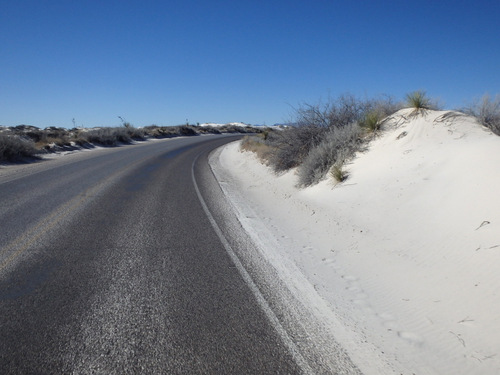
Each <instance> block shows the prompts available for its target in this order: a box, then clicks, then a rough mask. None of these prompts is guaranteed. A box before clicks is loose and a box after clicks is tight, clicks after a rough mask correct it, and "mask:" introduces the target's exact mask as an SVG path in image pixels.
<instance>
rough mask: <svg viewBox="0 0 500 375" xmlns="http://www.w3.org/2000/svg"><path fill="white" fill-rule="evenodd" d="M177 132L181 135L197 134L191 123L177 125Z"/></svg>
mask: <svg viewBox="0 0 500 375" xmlns="http://www.w3.org/2000/svg"><path fill="white" fill-rule="evenodd" d="M178 130H179V134H180V135H183V136H190V135H198V133H197V132H196V130H195V129H194V128H193V127H192V126H191V125H181V126H179V127H178Z"/></svg>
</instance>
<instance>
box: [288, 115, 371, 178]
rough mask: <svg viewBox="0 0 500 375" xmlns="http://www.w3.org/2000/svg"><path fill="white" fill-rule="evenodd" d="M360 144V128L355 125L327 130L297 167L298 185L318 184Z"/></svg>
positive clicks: (350, 155) (351, 154) (349, 156)
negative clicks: (319, 141)
mask: <svg viewBox="0 0 500 375" xmlns="http://www.w3.org/2000/svg"><path fill="white" fill-rule="evenodd" d="M361 143H362V140H361V128H360V127H359V125H358V124H357V123H351V124H350V125H347V126H343V127H340V128H337V127H333V128H331V129H329V131H328V132H327V133H326V134H325V135H324V139H323V140H322V141H321V143H319V144H318V145H317V146H316V147H314V148H313V149H311V151H310V152H309V154H308V155H307V157H306V158H305V160H304V162H303V163H302V164H301V165H300V166H299V168H298V176H299V185H300V186H310V185H313V184H316V183H318V182H319V181H320V180H321V179H322V178H323V177H324V176H325V175H326V174H327V173H328V171H329V170H330V169H331V168H332V166H339V165H342V164H344V162H345V161H346V160H347V159H349V158H351V157H352V156H353V155H354V153H355V152H356V151H357V150H358V149H359V147H360V145H361Z"/></svg>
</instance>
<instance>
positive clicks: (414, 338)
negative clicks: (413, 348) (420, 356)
mask: <svg viewBox="0 0 500 375" xmlns="http://www.w3.org/2000/svg"><path fill="white" fill-rule="evenodd" d="M398 336H399V337H401V338H402V339H403V340H405V341H408V342H409V343H411V344H414V345H417V346H420V345H422V344H423V343H424V339H423V338H422V337H420V336H419V335H417V334H416V333H413V332H407V331H399V332H398Z"/></svg>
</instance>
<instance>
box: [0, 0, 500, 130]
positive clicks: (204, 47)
mask: <svg viewBox="0 0 500 375" xmlns="http://www.w3.org/2000/svg"><path fill="white" fill-rule="evenodd" d="M416 89H424V90H426V91H427V93H428V94H429V95H430V96H431V97H435V98H440V99H441V100H442V101H443V102H444V103H445V105H446V107H448V108H456V107H459V106H462V105H463V104H465V103H466V102H469V101H471V100H472V99H474V98H476V97H479V96H481V95H482V94H484V93H486V92H489V93H490V94H496V93H499V92H500V1H499V0H491V1H481V0H479V1H461V0H454V1H450V0H446V1H437V0H433V1H426V0H420V1H403V0H397V1H357V0H345V1H337V0H310V1H306V0H280V1H277V0H276V1H273V0H252V1H242V0H240V1H238V0H233V1H219V0H213V1H201V0H178V1H168V0H167V1H148V0H143V1H127V0H120V1H106V0H101V1H70V0H61V1H51V0H47V1H41V0H36V1H25V0H15V1H10V0H0V124H1V125H9V126H10V125H17V124H31V125H36V126H39V127H46V126H52V125H53V126H64V127H72V119H73V118H75V120H76V124H77V125H78V126H80V125H83V126H87V127H91V126H116V125H119V124H120V120H119V119H118V116H122V117H123V118H125V119H126V120H127V121H129V122H131V123H132V124H134V125H136V126H144V125H151V124H158V125H175V124H180V123H184V122H185V121H186V119H188V120H189V121H190V122H191V123H196V122H230V121H242V122H246V123H252V124H263V123H265V124H267V125H271V124H273V123H277V122H284V121H288V120H289V119H290V116H291V113H292V107H297V106H298V105H299V104H300V103H303V102H307V103H317V102H318V101H319V100H321V99H323V100H325V99H326V98H328V97H329V96H330V97H336V96H337V95H339V94H341V93H346V92H349V93H352V94H354V95H356V96H360V97H373V96H377V95H379V94H389V95H393V96H395V97H396V98H402V97H403V96H404V95H405V94H406V93H407V92H410V91H413V90H416Z"/></svg>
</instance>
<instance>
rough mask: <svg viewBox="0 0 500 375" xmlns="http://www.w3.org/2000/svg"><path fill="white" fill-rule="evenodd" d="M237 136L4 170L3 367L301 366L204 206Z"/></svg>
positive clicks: (31, 370) (0, 178) (8, 370)
mask: <svg viewBox="0 0 500 375" xmlns="http://www.w3.org/2000/svg"><path fill="white" fill-rule="evenodd" d="M234 139H235V138H234V137H213V136H212V137H193V138H182V139H174V140H166V141H159V142H147V143H144V144H141V145H134V146H127V147H122V148H117V149H108V150H103V151H93V152H88V153H80V154H81V155H80V156H73V155H70V156H67V157H63V158H59V159H58V160H52V161H43V162H40V163H37V164H35V165H30V166H20V167H18V168H17V167H16V168H14V169H13V170H12V168H5V167H3V170H1V169H2V167H0V373H2V374H14V373H19V374H49V373H84V374H87V373H88V374H90V373H96V374H137V373H144V374H198V373H207V374H245V373H248V374H278V373H279V374H295V373H302V372H304V371H305V372H307V371H308V367H307V365H304V364H301V363H300V355H297V353H294V351H293V345H290V343H287V340H286V333H285V334H284V333H283V332H280V329H279V324H278V325H276V323H273V320H272V319H273V317H274V315H273V313H272V312H270V311H269V306H268V305H267V304H266V302H265V301H263V300H262V296H261V295H259V293H258V291H257V292H256V290H255V289H256V286H255V285H254V284H252V281H251V280H249V276H248V274H247V273H246V272H245V271H244V269H243V270H242V266H241V264H237V262H238V261H237V259H236V263H235V259H234V254H232V253H231V252H230V249H229V250H228V243H224V242H225V239H224V237H223V236H222V235H221V232H220V228H219V226H218V224H217V223H216V220H215V219H214V217H213V216H211V215H210V212H209V208H208V206H210V205H214V204H216V202H209V201H208V198H206V197H208V196H209V195H210V194H208V193H209V192H211V191H212V192H213V189H216V188H217V187H216V186H215V185H213V184H211V183H210V182H209V180H208V179H206V178H202V177H201V174H203V173H205V174H206V173H207V170H208V168H207V160H206V159H207V155H208V153H209V152H210V151H211V150H213V149H214V148H216V147H218V146H220V145H222V144H224V143H226V142H228V141H231V140H234ZM199 175H200V176H199ZM204 197H205V198H204ZM205 200H206V201H205ZM217 204H219V205H220V204H222V203H221V202H219V203H217ZM222 224H223V223H221V225H222ZM270 317H271V318H270ZM277 327H278V328H277ZM284 337H285V338H284Z"/></svg>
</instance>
